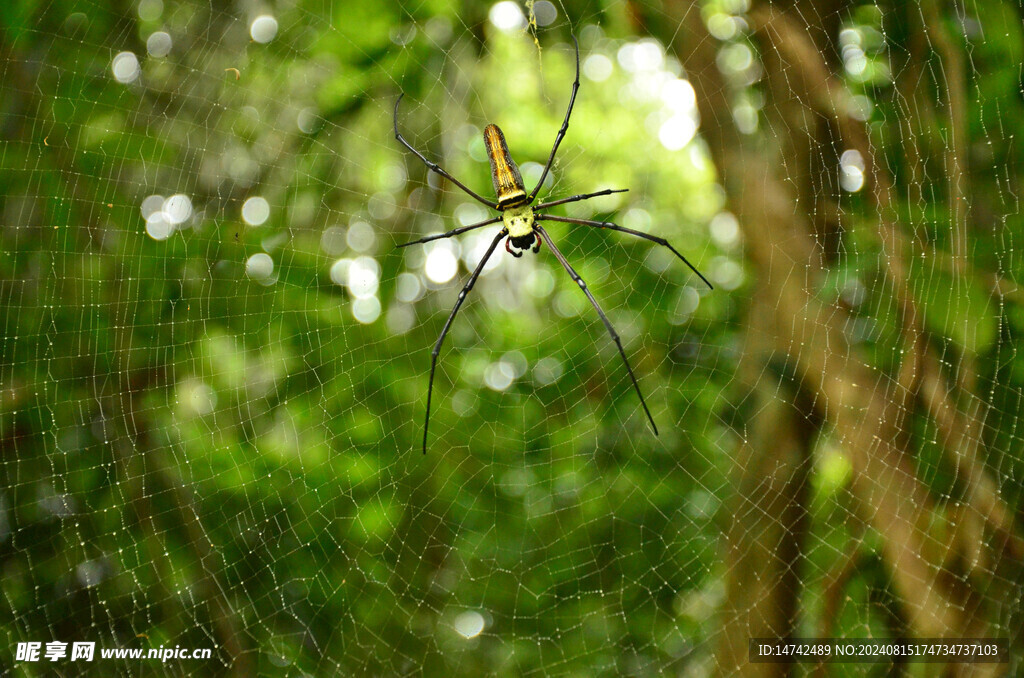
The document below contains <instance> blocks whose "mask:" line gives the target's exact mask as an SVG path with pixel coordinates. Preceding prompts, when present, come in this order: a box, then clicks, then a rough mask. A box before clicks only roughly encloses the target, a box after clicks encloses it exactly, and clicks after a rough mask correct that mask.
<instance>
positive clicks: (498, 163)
mask: <svg viewBox="0 0 1024 678" xmlns="http://www.w3.org/2000/svg"><path fill="white" fill-rule="evenodd" d="M484 145H485V146H486V147H487V157H488V158H489V159H490V161H491V180H492V181H493V182H494V192H495V193H496V194H497V196H498V209H500V210H504V209H505V208H506V207H512V206H514V205H519V204H521V203H524V202H526V198H527V195H526V187H525V186H523V177H522V175H521V174H519V167H517V166H516V163H515V161H514V160H513V159H512V155H511V154H510V153H509V152H508V144H506V143H505V135H504V134H502V133H501V129H499V128H498V126H497V125H488V126H487V127H485V128H484Z"/></svg>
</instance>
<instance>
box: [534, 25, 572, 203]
mask: <svg viewBox="0 0 1024 678" xmlns="http://www.w3.org/2000/svg"><path fill="white" fill-rule="evenodd" d="M572 43H573V44H574V45H575V46H576V79H575V80H573V82H572V96H570V97H569V108H568V109H567V110H566V111H565V120H563V121H562V128H561V129H560V130H558V134H557V135H556V136H555V145H554V146H552V147H551V155H549V156H548V164H547V165H545V166H544V171H543V172H541V175H540V181H538V182H537V186H536V187H535V188H534V189H533V190H532V191H531V192H530V196H529V197H528V198H527V199H526V204H530V203H531V202H533V199H534V198H536V197H537V191H539V190H540V187H541V186H542V185H544V180H545V179H546V178H547V176H548V170H550V169H551V163H553V162H554V161H555V153H557V152H558V144H560V143H562V137H564V136H565V133H566V131H567V130H568V129H569V116H570V115H572V105H573V104H574V103H576V91H577V90H578V89H579V88H580V43H579V42H577V41H576V36H575V35H574V36H572Z"/></svg>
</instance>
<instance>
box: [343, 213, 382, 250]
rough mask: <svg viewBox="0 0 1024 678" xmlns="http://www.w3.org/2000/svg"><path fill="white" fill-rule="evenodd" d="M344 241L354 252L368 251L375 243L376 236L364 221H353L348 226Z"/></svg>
mask: <svg viewBox="0 0 1024 678" xmlns="http://www.w3.org/2000/svg"><path fill="white" fill-rule="evenodd" d="M346 242H348V246H349V247H351V248H352V249H353V250H355V251H356V252H369V251H370V250H371V249H373V246H374V245H376V244H377V236H376V234H375V233H374V232H373V227H372V226H370V225H369V224H368V223H366V222H365V221H353V222H352V223H351V224H350V225H349V227H348V235H347V236H346Z"/></svg>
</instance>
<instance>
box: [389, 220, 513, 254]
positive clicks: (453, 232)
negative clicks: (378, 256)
mask: <svg viewBox="0 0 1024 678" xmlns="http://www.w3.org/2000/svg"><path fill="white" fill-rule="evenodd" d="M499 221H501V217H494V218H493V219H488V220H487V221H481V222H480V223H477V224H470V225H469V226H460V227H459V228H453V229H452V230H450V231H448V232H447V233H438V234H437V235H428V236H427V237H425V238H420V239H419V240H413V241H412V242H403V243H402V244H401V245H396V247H408V246H409V245H417V244H419V243H422V242H430V241H431V240H440V239H441V238H450V237H452V236H453V235H458V234H460V233H465V232H466V231H472V230H473V229H474V228H480V227H481V226H488V225H490V224H496V223H498V222H499Z"/></svg>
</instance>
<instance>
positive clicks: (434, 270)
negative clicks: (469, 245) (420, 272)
mask: <svg viewBox="0 0 1024 678" xmlns="http://www.w3.org/2000/svg"><path fill="white" fill-rule="evenodd" d="M446 244H447V243H446ZM424 269H425V270H426V273H427V277H428V278H430V280H431V281H432V282H435V283H437V284H439V285H440V284H443V283H446V282H448V281H449V280H451V279H452V278H454V277H455V274H456V273H458V271H459V260H458V258H457V257H456V256H455V254H454V253H452V251H451V249H449V248H448V247H443V246H438V247H435V248H434V249H432V250H431V251H430V254H428V255H427V262H426V264H425V265H424Z"/></svg>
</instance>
